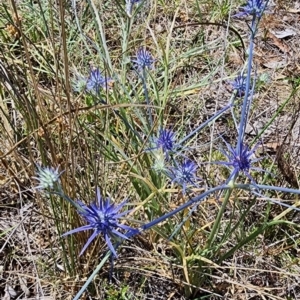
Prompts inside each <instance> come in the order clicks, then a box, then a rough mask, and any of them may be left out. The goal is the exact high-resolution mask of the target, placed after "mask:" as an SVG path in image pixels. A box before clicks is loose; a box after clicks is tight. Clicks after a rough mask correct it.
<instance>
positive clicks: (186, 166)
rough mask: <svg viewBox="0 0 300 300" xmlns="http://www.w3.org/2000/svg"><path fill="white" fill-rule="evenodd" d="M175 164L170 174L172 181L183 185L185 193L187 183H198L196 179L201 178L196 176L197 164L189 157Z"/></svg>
mask: <svg viewBox="0 0 300 300" xmlns="http://www.w3.org/2000/svg"><path fill="white" fill-rule="evenodd" d="M175 164H176V166H175V167H173V168H172V169H171V172H170V174H169V176H170V178H171V179H172V182H177V183H178V184H179V185H181V186H182V190H183V193H185V191H186V187H187V185H189V184H190V185H193V186H196V185H197V184H196V181H197V180H199V178H198V177H197V176H196V172H197V165H196V164H195V163H194V162H193V161H192V160H189V159H185V160H184V161H183V162H180V163H177V162H176V163H175Z"/></svg>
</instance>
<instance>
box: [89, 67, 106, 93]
mask: <svg viewBox="0 0 300 300" xmlns="http://www.w3.org/2000/svg"><path fill="white" fill-rule="evenodd" d="M111 83H112V79H111V78H107V77H105V76H103V75H102V73H101V71H100V70H99V68H96V69H94V70H92V71H91V73H90V76H89V78H88V79H87V82H86V90H87V91H88V92H91V93H96V94H98V93H99V91H100V90H101V89H106V88H108V87H110V85H111Z"/></svg>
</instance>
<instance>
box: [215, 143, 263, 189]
mask: <svg viewBox="0 0 300 300" xmlns="http://www.w3.org/2000/svg"><path fill="white" fill-rule="evenodd" d="M225 143H226V142H225ZM258 145H259V144H257V145H256V146H255V147H253V148H252V149H249V146H248V145H246V144H243V143H241V144H240V145H239V147H237V148H238V149H235V148H233V147H232V146H231V145H229V144H228V143H226V146H227V149H228V152H225V151H221V152H222V153H223V154H224V155H225V156H226V157H227V159H228V161H227V162H226V161H220V162H217V164H222V165H225V166H227V167H229V168H230V167H231V168H232V169H233V171H232V173H231V175H230V177H229V178H228V182H229V181H230V180H231V179H233V178H236V177H237V176H238V175H239V174H240V173H243V174H245V175H246V176H247V177H248V178H249V179H250V181H251V183H252V184H255V185H256V183H255V181H254V179H253V178H252V176H251V175H250V173H249V172H250V170H257V171H263V170H262V169H260V168H257V167H253V166H252V164H253V163H255V162H257V161H259V160H261V158H258V159H256V158H253V156H254V153H255V151H256V149H257V147H258Z"/></svg>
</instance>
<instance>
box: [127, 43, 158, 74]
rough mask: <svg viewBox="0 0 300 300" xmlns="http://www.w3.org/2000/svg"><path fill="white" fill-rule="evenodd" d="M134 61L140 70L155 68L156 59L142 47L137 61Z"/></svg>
mask: <svg viewBox="0 0 300 300" xmlns="http://www.w3.org/2000/svg"><path fill="white" fill-rule="evenodd" d="M132 61H133V62H134V63H136V64H137V66H138V68H139V69H146V68H149V69H150V68H153V64H154V62H155V59H154V58H153V57H152V55H151V53H150V52H149V51H147V50H146V48H144V47H141V48H140V49H139V50H138V51H137V53H136V59H133V60H132Z"/></svg>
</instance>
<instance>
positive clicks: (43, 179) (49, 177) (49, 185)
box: [32, 166, 62, 190]
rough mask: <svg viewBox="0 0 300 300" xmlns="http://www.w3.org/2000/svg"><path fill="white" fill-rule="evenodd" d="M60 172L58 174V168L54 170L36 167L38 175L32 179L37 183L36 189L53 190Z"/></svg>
mask: <svg viewBox="0 0 300 300" xmlns="http://www.w3.org/2000/svg"><path fill="white" fill-rule="evenodd" d="M61 173H62V172H60V173H59V172H58V168H56V169H54V168H51V167H45V168H42V167H40V166H38V174H37V176H36V177H32V178H34V179H37V180H38V181H39V185H38V186H36V187H35V188H36V189H42V190H45V189H53V188H54V185H55V183H56V182H57V181H58V180H59V176H60V175H61Z"/></svg>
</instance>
